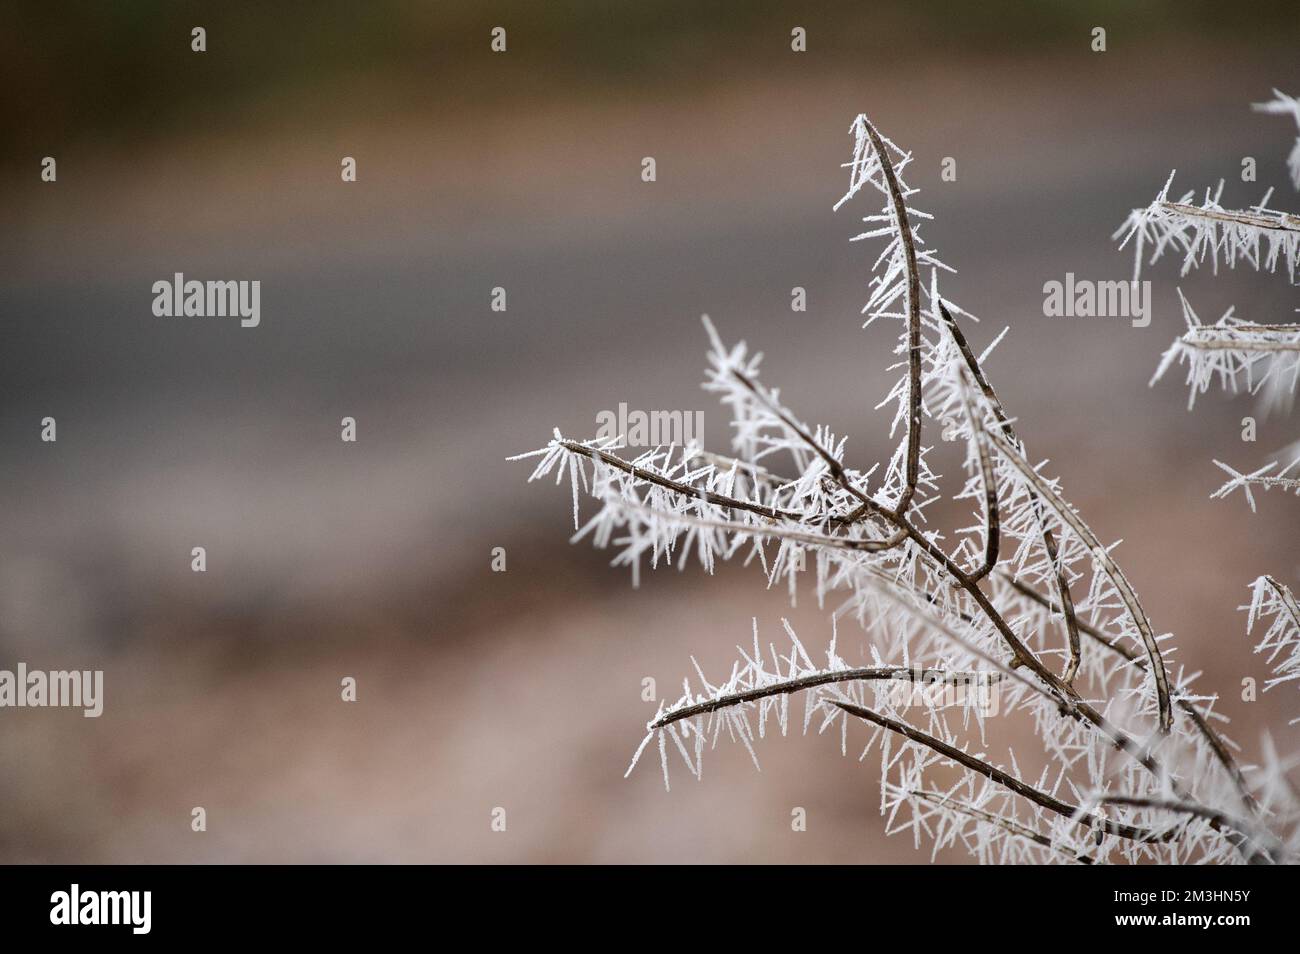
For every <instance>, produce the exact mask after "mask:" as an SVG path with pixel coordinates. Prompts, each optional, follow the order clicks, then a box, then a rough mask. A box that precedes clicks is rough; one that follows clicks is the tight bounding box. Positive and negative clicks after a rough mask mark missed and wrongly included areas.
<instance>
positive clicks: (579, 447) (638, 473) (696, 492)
mask: <svg viewBox="0 0 1300 954" xmlns="http://www.w3.org/2000/svg"><path fill="white" fill-rule="evenodd" d="M558 443H559V445H560V446H561V447H563V448H564V449H565V450H567V451H569V452H571V453H574V454H581V455H582V456H584V457H589V458H590V459H592V460H596V461H600V462H601V463H604V464H608V465H609V466H610V467H614V468H616V469H617V470H621V471H623V472H624V473H625V474H631V475H632V476H633V477H635V478H637V480H644V481H645V482H646V483H649V484H654V485H655V486H656V487H663V488H664V489H665V490H671V491H674V492H675V493H679V494H682V495H683V496H686V497H691V498H694V499H696V500H704V501H707V502H708V503H711V504H716V505H718V506H719V507H729V508H731V509H732V510H746V511H748V512H749V513H756V514H758V515H759V516H760V517H767V518H768V519H771V520H778V519H780V520H796V521H802V520H803V515H802V514H798V513H795V512H793V511H790V510H779V509H777V508H776V507H764V506H763V505H762V504H756V503H752V502H750V501H748V500H737V499H736V498H735V497H728V496H727V495H726V494H719V493H714V492H713V491H711V490H701V489H699V488H698V487H691V486H689V485H688V484H683V483H681V482H680V481H677V480H673V479H672V478H671V477H665V476H663V474H659V473H656V472H655V471H653V470H647V469H646V468H644V467H638V466H637V465H636V464H633V463H632V462H630V461H626V460H624V459H623V458H621V457H618V456H617V455H615V454H611V453H610V452H609V451H603V450H600V449H599V448H596V447H588V446H586V445H585V444H579V443H578V442H577V441H570V440H561V441H559V442H558Z"/></svg>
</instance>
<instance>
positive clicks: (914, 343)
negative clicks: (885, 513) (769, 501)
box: [858, 116, 921, 517]
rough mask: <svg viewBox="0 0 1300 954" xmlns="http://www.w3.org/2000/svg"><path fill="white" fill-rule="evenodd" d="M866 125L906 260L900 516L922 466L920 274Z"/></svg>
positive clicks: (876, 138)
mask: <svg viewBox="0 0 1300 954" xmlns="http://www.w3.org/2000/svg"><path fill="white" fill-rule="evenodd" d="M858 119H859V120H860V121H861V122H862V125H863V128H864V129H865V130H866V132H867V136H868V138H870V139H871V147H872V148H873V149H875V150H876V155H877V156H878V157H879V158H880V170H881V173H882V175H883V177H884V180H885V186H886V187H887V188H888V189H889V198H890V201H891V202H892V203H893V206H894V226H895V227H896V228H897V230H898V237H899V240H900V241H901V242H902V247H903V258H904V260H905V261H906V263H907V485H906V486H905V487H904V488H903V492H902V494H901V495H899V498H898V505H897V506H896V507H895V508H894V513H895V514H896V515H897V516H899V517H901V516H903V515H905V514H906V513H907V508H908V505H909V504H911V502H912V495H913V494H914V493H915V492H916V482H917V479H918V477H919V475H920V469H921V274H920V272H919V271H918V269H917V267H916V245H915V243H914V242H913V241H912V226H911V224H910V223H909V222H908V219H907V203H906V202H905V201H904V200H903V190H902V189H900V188H899V187H898V178H897V177H896V176H895V175H894V164H893V162H892V161H891V160H890V158H889V153H887V152H886V151H885V144H884V142H882V141H881V139H880V133H878V132H876V127H875V126H873V125H871V120H869V119H868V118H867V117H866V116H859V117H858Z"/></svg>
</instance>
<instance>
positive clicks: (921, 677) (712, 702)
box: [649, 666, 1001, 729]
mask: <svg viewBox="0 0 1300 954" xmlns="http://www.w3.org/2000/svg"><path fill="white" fill-rule="evenodd" d="M1000 678H1001V674H1000V673H996V672H951V671H949V670H946V669H909V668H907V667H906V666H882V667H872V668H859V669H841V670H838V671H833V672H819V673H816V674H814V675H811V676H801V677H799V678H798V679H784V680H782V681H781V682H774V683H772V684H771V685H770V686H761V687H759V688H757V689H747V690H746V691H744V692H733V693H729V694H727V695H723V696H718V697H717V698H716V699H709V700H707V701H705V702H699V703H696V704H695V705H690V706H683V707H682V708H680V709H672V710H670V711H668V712H665V713H664V714H663V715H662V716H660V717H659V718H658V719H656V720H655V721H654V722H652V723H650V726H649V727H650V728H651V729H662V728H663V727H664V726H668V725H672V724H673V723H674V722H680V721H681V720H682V719H690V718H692V717H694V716H698V715H706V714H708V713H710V712H717V711H718V710H719V709H727V708H730V707H732V706H739V705H744V704H745V703H746V702H754V701H756V700H758V699H766V698H768V697H770V696H779V695H788V694H793V693H796V692H802V691H803V690H805V689H814V688H816V687H817V686H827V685H830V684H831V683H836V682H869V681H881V680H887V681H903V682H921V683H935V682H940V681H942V682H944V683H950V684H954V685H961V684H964V683H967V682H970V681H971V680H974V679H1000Z"/></svg>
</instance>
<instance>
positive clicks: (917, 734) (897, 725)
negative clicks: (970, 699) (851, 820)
mask: <svg viewBox="0 0 1300 954" xmlns="http://www.w3.org/2000/svg"><path fill="white" fill-rule="evenodd" d="M832 704H833V705H835V706H837V707H839V708H840V709H843V710H844V711H845V712H847V713H849V714H850V715H854V716H857V717H858V718H859V719H864V720H866V721H867V722H873V723H875V724H876V725H878V726H880V727H881V728H884V729H888V730H889V731H891V732H896V733H898V734H899V735H901V736H903V737H904V738H906V739H910V740H911V741H913V742H916V743H918V744H920V745H924V746H926V747H927V748H929V749H931V750H933V751H935V752H937V753H939V754H940V755H942V756H943V757H944V758H946V759H949V760H950V761H953V762H956V763H957V764H958V765H961V766H962V767H963V768H968V769H970V770H971V771H972V772H975V773H976V774H979V775H983V776H984V777H985V778H987V779H989V780H990V781H993V782H996V783H997V784H999V785H1001V786H1002V787H1003V788H1007V789H1010V790H1011V791H1013V792H1015V793H1016V794H1017V795H1020V796H1022V797H1023V798H1027V799H1029V801H1031V802H1033V803H1034V804H1035V805H1038V806H1040V807H1042V808H1045V809H1047V810H1048V811H1051V812H1055V813H1056V814H1058V815H1063V816H1065V817H1066V818H1069V819H1072V820H1073V821H1075V822H1077V823H1078V824H1080V825H1083V826H1084V827H1085V828H1088V829H1091V830H1094V831H1095V830H1097V829H1098V828H1100V829H1101V830H1102V831H1104V832H1106V833H1107V834H1109V835H1115V836H1117V837H1119V838H1129V839H1132V840H1134V841H1143V842H1159V841H1169V840H1170V836H1169V835H1158V834H1156V833H1154V832H1152V831H1150V830H1148V829H1145V828H1138V827H1136V826H1133V825H1125V824H1121V823H1119V822H1113V821H1110V820H1109V819H1105V818H1100V817H1099V816H1097V815H1093V814H1090V813H1088V812H1085V811H1084V810H1083V809H1082V808H1080V807H1079V806H1078V805H1071V804H1069V803H1068V802H1063V801H1061V800H1060V799H1059V798H1056V797H1054V796H1052V795H1049V794H1048V793H1047V792H1043V791H1040V790H1039V789H1036V788H1034V787H1033V786H1032V785H1028V784H1026V783H1024V782H1022V781H1021V780H1020V779H1018V778H1016V777H1015V776H1014V775H1011V774H1009V773H1007V772H1004V771H1002V769H1000V768H998V767H997V766H994V765H990V764H989V763H988V762H985V761H984V760H983V759H980V758H977V757H975V756H973V755H971V754H970V753H968V752H963V751H962V750H961V749H959V748H957V747H956V746H955V745H949V744H948V743H947V742H944V741H943V740H941V739H936V738H935V737H934V736H932V735H927V734H926V733H924V732H922V731H921V730H920V729H916V728H913V727H912V726H910V725H907V724H906V723H904V722H899V721H897V720H895V719H891V718H889V717H888V716H884V715H881V714H880V713H879V712H874V711H872V710H871V709H868V708H866V707H864V706H859V705H855V704H853V703H851V702H833V703H832Z"/></svg>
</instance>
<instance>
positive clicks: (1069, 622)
mask: <svg viewBox="0 0 1300 954" xmlns="http://www.w3.org/2000/svg"><path fill="white" fill-rule="evenodd" d="M939 313H940V314H941V315H943V320H944V322H945V323H946V324H947V326H948V331H949V333H950V334H951V335H952V338H953V341H955V342H956V343H957V349H958V350H959V351H960V352H961V355H962V358H963V359H964V360H965V362H966V369H967V370H968V371H970V373H971V377H973V378H974V379H975V383H976V384H977V385H978V386H979V389H980V391H981V392H982V393H983V394H984V399H985V400H986V401H988V402H989V407H990V408H992V410H993V416H994V417H995V418H997V422H998V424H1000V425H1001V427H1002V430H1003V432H1004V433H1005V434H1006V435H1007V437H1009V438H1011V440H1013V441H1017V442H1018V438H1017V437H1016V431H1015V428H1014V427H1012V426H1011V420H1010V418H1008V417H1007V414H1006V411H1005V410H1003V408H1002V402H1001V401H1000V400H998V395H997V392H996V391H994V390H993V385H992V383H991V382H990V381H989V379H988V377H987V376H985V374H984V369H983V368H982V367H980V363H979V359H978V358H976V357H975V352H973V351H972V350H971V347H970V344H968V343H967V341H966V335H965V334H963V333H962V330H961V328H960V327H959V326H958V325H957V321H956V319H955V318H953V316H952V315H951V314H950V313H949V311H948V308H947V306H946V305H944V303H943V302H942V301H940V302H939ZM1029 500H1030V505H1031V506H1032V507H1033V508H1034V515H1035V517H1036V518H1037V521H1038V529H1039V531H1040V535H1041V536H1042V539H1043V549H1045V550H1046V551H1047V558H1048V560H1049V561H1050V562H1051V564H1052V568H1053V570H1054V571H1055V576H1056V592H1057V594H1058V595H1059V596H1060V598H1061V615H1062V616H1064V617H1065V632H1066V641H1067V642H1068V643H1069V648H1070V661H1069V663H1068V664H1067V665H1066V668H1065V673H1064V674H1063V676H1062V679H1064V681H1065V682H1067V683H1073V682H1074V677H1075V676H1076V675H1078V672H1079V666H1080V665H1081V664H1082V662H1083V655H1082V652H1081V648H1080V645H1079V621H1078V617H1077V614H1076V613H1075V611H1074V598H1073V597H1072V596H1071V595H1070V582H1069V580H1067V579H1066V578H1065V569H1064V568H1063V567H1062V566H1061V565H1060V559H1059V550H1058V549H1057V546H1056V535H1055V534H1054V533H1052V528H1051V527H1049V526H1048V525H1047V522H1046V521H1045V520H1044V519H1043V503H1042V501H1041V500H1039V499H1038V493H1037V492H1036V491H1035V490H1034V489H1033V488H1032V487H1031V488H1029ZM990 569H991V567H990ZM1049 608H1052V607H1049Z"/></svg>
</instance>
